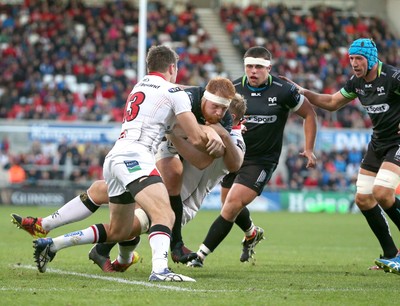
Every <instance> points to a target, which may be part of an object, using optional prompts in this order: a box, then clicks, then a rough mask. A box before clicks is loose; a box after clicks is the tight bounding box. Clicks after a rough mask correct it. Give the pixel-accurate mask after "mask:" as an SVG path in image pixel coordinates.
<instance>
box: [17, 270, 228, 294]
mask: <svg viewBox="0 0 400 306" xmlns="http://www.w3.org/2000/svg"><path fill="white" fill-rule="evenodd" d="M14 267H16V268H23V269H29V270H36V269H37V268H36V267H34V266H29V265H14ZM47 272H49V273H56V274H62V275H73V276H80V277H86V278H94V279H100V280H105V281H110V282H116V283H121V284H128V285H138V286H145V287H152V288H159V289H165V290H174V291H189V292H232V291H233V290H196V289H193V288H181V287H174V286H167V285H160V284H156V283H152V282H142V281H134V280H128V279H125V278H120V277H110V276H101V275H96V274H87V273H79V272H72V271H63V270H59V269H53V268H47V270H46V273H47Z"/></svg>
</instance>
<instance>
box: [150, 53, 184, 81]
mask: <svg viewBox="0 0 400 306" xmlns="http://www.w3.org/2000/svg"><path fill="white" fill-rule="evenodd" d="M178 60H179V56H178V54H177V53H176V52H175V51H174V50H172V49H171V48H169V47H167V46H163V45H159V46H152V47H150V49H149V52H148V53H147V57H146V63H147V71H148V72H149V73H151V72H160V73H162V74H164V75H166V76H167V78H168V81H170V82H172V83H175V81H176V75H177V72H178V66H177V63H178Z"/></svg>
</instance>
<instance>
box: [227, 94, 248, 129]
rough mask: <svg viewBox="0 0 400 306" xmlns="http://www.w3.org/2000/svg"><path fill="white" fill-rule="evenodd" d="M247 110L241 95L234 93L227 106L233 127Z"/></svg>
mask: <svg viewBox="0 0 400 306" xmlns="http://www.w3.org/2000/svg"><path fill="white" fill-rule="evenodd" d="M246 110H247V103H246V100H245V99H244V97H243V96H242V95H241V94H238V93H236V94H235V97H234V98H233V99H232V101H231V104H230V105H229V112H230V113H231V115H232V118H233V125H238V124H239V122H240V121H241V120H242V119H243V117H244V114H245V113H246Z"/></svg>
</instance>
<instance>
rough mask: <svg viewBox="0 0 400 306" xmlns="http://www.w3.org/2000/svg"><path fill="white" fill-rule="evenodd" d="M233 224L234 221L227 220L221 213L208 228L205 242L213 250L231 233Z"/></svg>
mask: <svg viewBox="0 0 400 306" xmlns="http://www.w3.org/2000/svg"><path fill="white" fill-rule="evenodd" d="M232 226H233V222H230V221H227V220H225V219H224V218H223V217H222V216H221V215H220V216H218V218H217V219H215V221H214V223H213V224H212V225H211V227H210V229H209V230H208V234H207V236H206V239H204V242H203V244H204V245H205V246H206V247H207V248H208V249H209V250H210V251H211V252H213V251H214V250H215V249H216V248H217V246H218V245H219V244H220V243H221V242H222V241H223V240H224V239H225V237H226V236H227V235H228V234H229V232H230V231H231V229H232Z"/></svg>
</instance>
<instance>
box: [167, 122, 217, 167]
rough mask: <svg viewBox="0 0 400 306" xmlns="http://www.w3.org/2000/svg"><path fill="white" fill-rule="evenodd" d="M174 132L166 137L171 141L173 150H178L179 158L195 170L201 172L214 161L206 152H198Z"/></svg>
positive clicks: (180, 135) (179, 134)
mask: <svg viewBox="0 0 400 306" xmlns="http://www.w3.org/2000/svg"><path fill="white" fill-rule="evenodd" d="M175 132H176V128H174V132H173V133H171V134H169V135H168V138H169V139H170V140H171V141H172V143H173V144H174V146H175V148H176V149H177V150H178V153H179V155H180V156H182V158H183V159H185V160H187V161H188V162H189V163H191V164H192V165H193V166H195V167H196V168H198V169H200V170H203V169H205V168H207V167H208V166H209V165H210V164H211V163H212V162H213V160H214V158H213V157H212V156H211V155H209V154H208V153H207V152H204V151H200V150H198V149H197V148H196V147H195V146H193V145H192V144H191V143H190V142H188V141H187V140H186V139H185V137H183V135H182V134H181V133H175Z"/></svg>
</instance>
